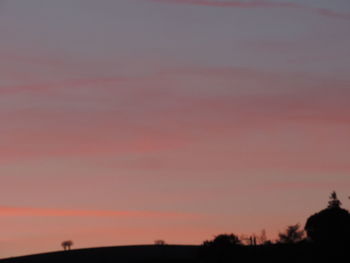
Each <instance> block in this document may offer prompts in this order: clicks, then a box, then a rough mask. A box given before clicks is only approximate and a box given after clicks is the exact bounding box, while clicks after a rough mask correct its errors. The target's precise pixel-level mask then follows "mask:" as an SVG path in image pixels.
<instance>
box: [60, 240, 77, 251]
mask: <svg viewBox="0 0 350 263" xmlns="http://www.w3.org/2000/svg"><path fill="white" fill-rule="evenodd" d="M61 245H62V247H63V250H65V251H66V250H71V248H72V246H73V245H74V243H73V241H72V240H66V241H63V242H62V243H61Z"/></svg>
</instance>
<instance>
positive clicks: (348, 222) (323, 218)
mask: <svg viewBox="0 0 350 263" xmlns="http://www.w3.org/2000/svg"><path fill="white" fill-rule="evenodd" d="M305 230H306V232H307V236H308V238H309V239H310V240H312V241H314V242H317V243H327V244H331V243H333V244H339V243H346V242H350V214H349V212H348V211H347V210H345V209H343V208H341V202H340V201H339V200H338V197H337V194H336V193H335V192H333V193H332V195H331V197H330V201H329V202H328V207H327V208H326V209H324V210H322V211H320V212H318V213H316V214H314V215H312V216H311V217H309V218H308V220H307V222H306V225H305Z"/></svg>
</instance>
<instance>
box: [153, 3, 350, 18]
mask: <svg viewBox="0 0 350 263" xmlns="http://www.w3.org/2000/svg"><path fill="white" fill-rule="evenodd" d="M148 1H152V2H158V3H173V4H183V5H186V4H187V5H198V6H209V7H232V8H263V7H268V8H273V7H276V8H294V9H301V10H306V11H309V12H312V13H316V14H318V15H321V16H326V17H333V18H338V19H344V20H350V14H349V13H340V12H336V11H333V10H330V9H327V8H320V7H311V6H307V5H302V4H298V3H293V2H277V1H265V0H252V1H224V0H148Z"/></svg>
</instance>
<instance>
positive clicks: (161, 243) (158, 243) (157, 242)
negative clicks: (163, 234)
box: [154, 239, 166, 246]
mask: <svg viewBox="0 0 350 263" xmlns="http://www.w3.org/2000/svg"><path fill="white" fill-rule="evenodd" d="M154 244H155V245H156V246H164V245H166V242H165V241H164V240H162V239H158V240H156V241H154Z"/></svg>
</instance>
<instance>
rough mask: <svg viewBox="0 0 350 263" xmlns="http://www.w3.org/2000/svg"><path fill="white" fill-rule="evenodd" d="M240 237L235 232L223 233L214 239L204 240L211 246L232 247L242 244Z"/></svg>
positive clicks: (205, 243) (206, 244)
mask: <svg viewBox="0 0 350 263" xmlns="http://www.w3.org/2000/svg"><path fill="white" fill-rule="evenodd" d="M240 244H241V241H240V239H239V238H238V237H237V236H236V235H234V234H221V235H218V236H216V237H215V238H214V239H213V240H212V241H204V243H203V245H204V246H211V247H231V246H236V245H240Z"/></svg>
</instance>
